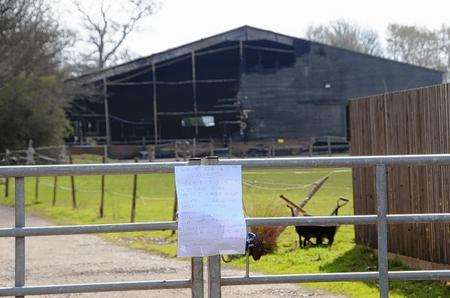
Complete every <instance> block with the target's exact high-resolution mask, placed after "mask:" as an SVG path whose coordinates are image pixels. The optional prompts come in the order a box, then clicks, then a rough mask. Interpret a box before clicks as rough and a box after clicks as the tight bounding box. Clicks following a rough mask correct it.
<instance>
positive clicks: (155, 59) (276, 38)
mask: <svg viewBox="0 0 450 298" xmlns="http://www.w3.org/2000/svg"><path fill="white" fill-rule="evenodd" d="M241 40H242V41H250V40H268V41H273V42H277V43H280V44H284V45H288V46H292V45H293V43H294V40H304V39H300V38H296V37H292V36H288V35H284V34H281V33H276V32H273V31H269V30H264V29H259V28H255V27H251V26H248V25H245V26H242V27H239V28H236V29H232V30H229V31H225V32H223V33H219V34H216V35H213V36H210V37H207V38H203V39H200V40H197V41H194V42H191V43H188V44H185V45H182V46H179V47H175V48H171V49H168V50H165V51H163V52H159V53H155V54H152V55H149V56H145V57H141V58H138V59H135V60H132V61H129V62H125V63H122V64H119V65H115V66H112V67H109V68H106V69H104V70H103V71H95V72H91V73H87V74H84V75H81V76H79V77H76V78H74V79H75V80H77V81H82V82H83V83H89V82H95V81H98V80H101V79H102V78H103V77H105V76H106V77H111V76H116V75H120V74H124V73H127V72H130V71H134V70H138V69H141V68H143V67H146V66H150V65H152V64H153V63H155V64H157V63H160V62H163V61H166V60H169V59H173V58H177V57H180V56H183V55H186V54H189V53H191V52H193V51H198V50H201V49H204V48H207V47H210V46H213V45H216V44H219V43H222V42H226V41H241ZM314 43H316V44H318V43H317V42H314ZM319 44H320V43H319ZM325 46H327V47H333V46H330V45H325ZM334 48H336V47H334ZM340 50H344V51H348V52H352V53H354V54H358V55H365V56H368V57H371V58H375V59H381V60H389V61H391V62H393V63H400V64H407V65H410V66H415V65H411V64H408V63H404V62H399V61H395V60H390V59H386V58H383V57H377V56H373V55H369V54H364V53H359V52H355V51H351V50H347V49H342V48H340ZM415 67H418V68H422V69H427V68H425V67H420V66H415ZM429 70H432V71H436V72H441V71H438V70H435V69H429ZM441 73H442V72H441Z"/></svg>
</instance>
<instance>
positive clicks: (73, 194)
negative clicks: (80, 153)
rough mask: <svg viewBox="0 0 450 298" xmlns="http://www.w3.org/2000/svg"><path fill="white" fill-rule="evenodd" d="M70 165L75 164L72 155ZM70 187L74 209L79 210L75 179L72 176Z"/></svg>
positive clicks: (70, 155)
mask: <svg viewBox="0 0 450 298" xmlns="http://www.w3.org/2000/svg"><path fill="white" fill-rule="evenodd" d="M69 163H70V164H73V160H72V154H69ZM70 185H71V190H72V208H73V209H76V208H77V197H76V189H75V177H74V176H70Z"/></svg>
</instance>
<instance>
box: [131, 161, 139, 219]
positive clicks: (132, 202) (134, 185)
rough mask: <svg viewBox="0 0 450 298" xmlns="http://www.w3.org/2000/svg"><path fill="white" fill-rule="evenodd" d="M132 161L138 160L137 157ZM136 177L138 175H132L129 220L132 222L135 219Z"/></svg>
mask: <svg viewBox="0 0 450 298" xmlns="http://www.w3.org/2000/svg"><path fill="white" fill-rule="evenodd" d="M134 162H138V159H137V158H135V159H134ZM137 179H138V175H137V174H135V175H133V196H132V197H131V214H130V222H134V221H135V220H136V195H137Z"/></svg>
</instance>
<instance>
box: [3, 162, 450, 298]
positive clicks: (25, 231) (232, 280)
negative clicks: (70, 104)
mask: <svg viewBox="0 0 450 298" xmlns="http://www.w3.org/2000/svg"><path fill="white" fill-rule="evenodd" d="M209 162H211V161H209ZM187 164H188V163H187V162H165V163H145V164H144V163H139V164H136V163H130V164H100V165H57V166H11V167H9V166H8V167H0V177H6V178H8V177H15V179H16V197H15V199H16V204H15V219H16V220H15V227H14V228H3V229H0V237H15V243H16V245H15V286H14V287H6V288H0V296H4V295H15V296H16V297H23V296H24V295H43V294H60V293H87V292H100V291H102V292H103V291H128V290H146V289H175V288H191V293H192V296H193V297H203V290H204V289H203V259H202V258H192V259H191V265H192V272H191V279H186V280H163V281H157V280H156V281H136V282H117V283H91V284H69V285H45V286H25V237H30V236H49V235H75V234H91V233H114V232H132V231H154V230H176V229H177V223H176V222H174V221H167V222H149V223H133V224H102V225H71V226H57V227H51V226H50V227H25V192H24V190H25V186H24V183H25V182H24V177H33V176H36V177H39V176H75V175H119V174H137V173H155V172H172V171H173V169H174V167H175V166H180V165H187ZM219 164H223V165H242V166H243V167H244V168H255V167H256V168H259V167H367V166H374V167H375V168H376V191H377V215H357V216H338V217H336V216H313V217H299V218H292V217H278V218H247V219H246V222H247V225H248V226H256V225H266V226H287V225H314V224H321V225H342V224H352V225H355V224H377V226H378V269H379V271H378V272H352V273H322V274H291V275H262V276H244V277H221V273H220V259H219V256H211V257H208V280H209V291H208V293H209V296H210V297H220V296H221V286H230V285H245V284H262V283H301V282H322V281H355V280H362V281H368V280H378V281H379V284H380V297H388V290H389V286H388V283H389V280H436V279H447V280H450V270H435V271H431V270H422V271H394V272H389V271H388V266H387V265H388V263H387V260H388V259H387V225H388V224H390V223H420V222H450V213H443V214H387V196H386V166H388V165H450V154H436V155H406V156H369V157H367V156H358V157H323V158H274V159H267V158H261V159H225V160H220V161H219Z"/></svg>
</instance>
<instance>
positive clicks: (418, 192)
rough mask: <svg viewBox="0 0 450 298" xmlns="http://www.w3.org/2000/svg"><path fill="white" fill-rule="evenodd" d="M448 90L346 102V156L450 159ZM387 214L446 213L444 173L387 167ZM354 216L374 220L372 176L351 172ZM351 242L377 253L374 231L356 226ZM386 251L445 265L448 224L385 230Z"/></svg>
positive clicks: (448, 198)
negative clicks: (434, 155) (443, 155)
mask: <svg viewBox="0 0 450 298" xmlns="http://www.w3.org/2000/svg"><path fill="white" fill-rule="evenodd" d="M449 101H450V85H449V84H443V85H437V86H431V87H427V88H421V89H414V90H407V91H400V92H394V93H387V94H382V95H374V96H369V97H364V98H358V99H353V100H351V101H350V109H349V111H350V135H351V142H350V154H351V155H387V154H388V155H391V154H392V155H396V154H427V153H429V154H431V153H450V102H449ZM387 187H388V208H389V213H391V214H402V213H403V214H405V213H441V212H450V167H449V166H414V167H388V168H387ZM353 192H354V201H355V202H354V208H355V214H376V208H375V201H376V197H375V185H374V170H373V169H371V168H359V169H354V170H353ZM356 242H357V243H358V244H363V245H367V246H369V247H373V248H376V247H377V233H376V228H375V227H374V226H357V227H356ZM388 244H389V251H390V252H392V253H395V254H400V255H404V256H409V257H413V258H419V259H423V260H426V261H429V262H433V263H441V264H450V224H441V223H439V224H402V225H390V226H389V242H388Z"/></svg>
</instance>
